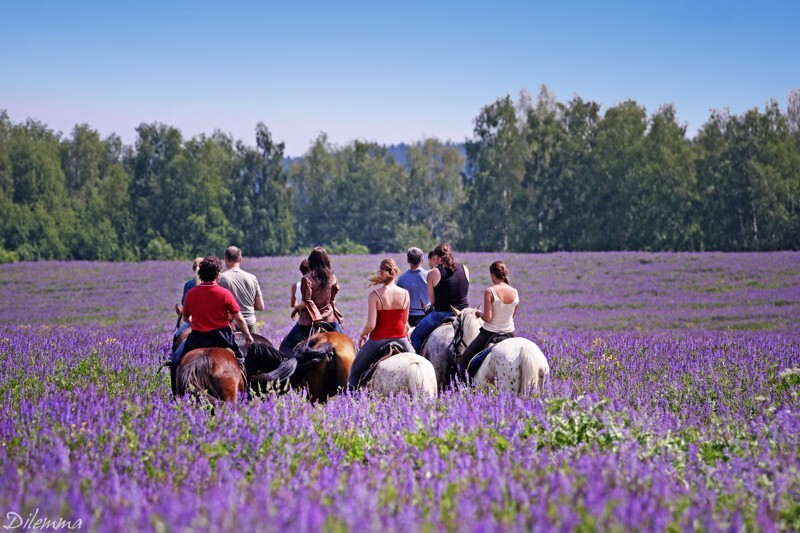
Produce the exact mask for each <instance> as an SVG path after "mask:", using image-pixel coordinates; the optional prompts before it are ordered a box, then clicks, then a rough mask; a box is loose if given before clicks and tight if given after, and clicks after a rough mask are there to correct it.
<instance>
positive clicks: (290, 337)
mask: <svg viewBox="0 0 800 533" xmlns="http://www.w3.org/2000/svg"><path fill="white" fill-rule="evenodd" d="M328 324H330V326H331V327H332V328H333V331H338V332H339V333H344V330H343V329H342V326H341V324H339V323H338V322H337V321H335V320H334V321H333V322H328ZM310 331H311V326H301V325H300V324H295V325H294V326H292V329H291V330H289V333H287V334H286V337H284V338H283V342H281V346H280V351H281V352H282V353H283V354H284V355H285V356H287V357H291V355H292V352H293V351H294V347H295V346H297V345H298V344H300V343H301V342H303V340H304V339H305V338H306V337H308V333H309V332H310Z"/></svg>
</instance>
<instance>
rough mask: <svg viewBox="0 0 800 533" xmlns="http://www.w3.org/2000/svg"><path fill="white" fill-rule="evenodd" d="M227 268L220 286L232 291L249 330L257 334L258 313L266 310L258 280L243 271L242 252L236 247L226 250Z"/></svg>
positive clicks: (221, 276)
mask: <svg viewBox="0 0 800 533" xmlns="http://www.w3.org/2000/svg"><path fill="white" fill-rule="evenodd" d="M225 267H226V268H227V270H225V272H223V273H222V274H220V276H219V281H218V283H219V286H220V287H223V288H225V289H228V290H229V291H231V294H233V297H234V298H235V299H236V303H237V304H239V309H241V312H242V317H244V321H245V322H246V323H247V329H248V330H250V333H252V334H256V333H258V331H256V311H263V310H264V298H263V297H262V296H261V287H260V286H259V284H258V278H256V277H255V276H254V275H253V274H251V273H250V272H245V271H244V270H242V251H241V250H240V249H239V248H237V247H236V246H228V248H226V249H225Z"/></svg>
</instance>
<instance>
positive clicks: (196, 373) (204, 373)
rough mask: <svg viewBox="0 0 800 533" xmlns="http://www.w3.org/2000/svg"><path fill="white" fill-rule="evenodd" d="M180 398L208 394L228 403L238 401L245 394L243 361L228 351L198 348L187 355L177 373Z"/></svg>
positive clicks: (225, 349)
mask: <svg viewBox="0 0 800 533" xmlns="http://www.w3.org/2000/svg"><path fill="white" fill-rule="evenodd" d="M175 378H176V389H177V393H178V396H184V395H185V394H187V393H199V392H206V393H207V394H208V395H209V396H211V397H213V398H217V399H219V400H224V401H236V399H237V395H238V393H243V392H244V376H243V375H242V371H241V368H240V367H239V361H237V359H236V357H235V356H234V355H233V352H232V351H230V350H229V349H227V348H197V349H195V350H192V351H190V352H189V353H186V354H184V356H183V357H182V358H181V362H180V363H179V364H178V368H177V371H176V376H175Z"/></svg>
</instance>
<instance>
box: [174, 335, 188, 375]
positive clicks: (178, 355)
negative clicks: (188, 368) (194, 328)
mask: <svg viewBox="0 0 800 533" xmlns="http://www.w3.org/2000/svg"><path fill="white" fill-rule="evenodd" d="M185 347H186V339H183V342H181V343H180V345H178V347H177V348H175V351H174V352H172V368H178V363H179V362H180V360H181V357H182V356H183V349H184V348H185Z"/></svg>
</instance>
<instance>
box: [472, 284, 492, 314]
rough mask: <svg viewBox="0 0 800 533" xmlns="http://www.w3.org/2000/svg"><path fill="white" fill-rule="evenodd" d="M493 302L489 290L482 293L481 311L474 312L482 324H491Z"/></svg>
mask: <svg viewBox="0 0 800 533" xmlns="http://www.w3.org/2000/svg"><path fill="white" fill-rule="evenodd" d="M493 301H494V296H492V291H491V289H486V290H485V291H483V311H478V312H476V313H475V316H477V317H479V318H482V319H483V321H484V322H491V321H492V312H493V311H494V307H492V302H493Z"/></svg>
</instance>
